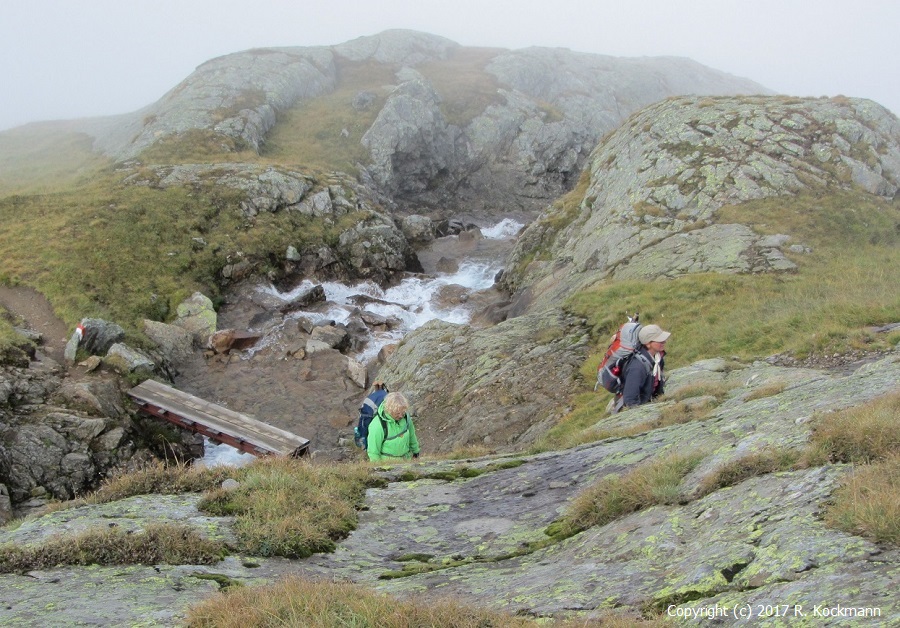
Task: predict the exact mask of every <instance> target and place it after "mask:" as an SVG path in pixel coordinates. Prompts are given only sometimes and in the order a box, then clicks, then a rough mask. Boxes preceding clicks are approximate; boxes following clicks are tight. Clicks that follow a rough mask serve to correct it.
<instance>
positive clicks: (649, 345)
mask: <svg viewBox="0 0 900 628" xmlns="http://www.w3.org/2000/svg"><path fill="white" fill-rule="evenodd" d="M671 335H672V334H670V333H669V332H667V331H664V330H663V329H662V328H661V327H660V326H659V325H647V326H645V327H641V330H640V331H639V332H638V341H639V342H640V347H639V348H638V349H637V351H635V352H634V355H633V356H632V358H631V359H629V360H628V362H627V363H626V364H625V368H624V376H623V378H622V379H623V384H622V398H621V405H620V404H619V403H616V411H618V410H619V409H621V408H631V407H634V406H639V405H642V404H645V403H647V402H649V401H652V400H653V399H655V398H656V397H659V396H660V395H662V394H663V392H664V388H665V379H664V377H663V368H664V366H665V360H664V358H665V355H666V341H667V340H668V339H669V336H671ZM617 401H618V400H617Z"/></svg>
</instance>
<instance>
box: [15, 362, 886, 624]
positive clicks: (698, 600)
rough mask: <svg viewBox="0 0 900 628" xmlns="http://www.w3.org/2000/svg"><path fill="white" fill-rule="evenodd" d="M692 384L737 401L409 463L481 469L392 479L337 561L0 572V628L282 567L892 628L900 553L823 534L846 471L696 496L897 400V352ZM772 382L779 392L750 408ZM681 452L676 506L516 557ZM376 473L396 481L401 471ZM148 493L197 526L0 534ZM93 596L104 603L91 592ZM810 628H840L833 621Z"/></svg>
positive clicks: (556, 603) (155, 611)
mask: <svg viewBox="0 0 900 628" xmlns="http://www.w3.org/2000/svg"><path fill="white" fill-rule="evenodd" d="M697 380H708V381H710V382H715V381H720V382H723V383H726V384H731V385H734V389H733V391H732V395H731V397H730V398H729V399H728V400H726V401H725V402H724V403H723V404H722V405H721V406H719V408H718V409H717V410H716V411H715V412H714V413H713V414H712V415H711V416H709V417H708V418H706V419H704V420H701V421H694V422H691V423H685V424H682V425H673V426H670V427H666V428H662V429H657V430H653V431H650V432H645V433H643V434H639V435H637V436H634V437H629V438H617V439H607V440H603V441H599V442H596V443H592V444H588V445H583V446H581V447H578V448H575V449H570V450H564V451H559V452H547V453H543V454H538V455H533V456H520V457H509V456H507V457H500V458H486V459H477V460H468V461H444V462H441V461H427V460H425V461H422V462H420V463H418V464H415V465H412V470H413V471H416V472H418V473H420V474H422V475H424V476H427V475H429V474H430V475H434V474H435V473H437V472H439V471H446V470H448V469H451V468H455V467H459V466H467V467H469V468H470V469H482V470H483V471H484V473H482V474H481V475H477V474H474V473H470V474H467V475H468V477H460V478H459V479H456V480H446V479H427V478H423V479H419V480H415V481H393V482H391V483H390V484H389V485H388V487H387V488H384V489H371V490H370V491H369V492H368V494H367V496H366V505H367V508H366V509H365V510H364V511H362V512H361V513H360V522H359V526H358V528H357V529H356V530H355V531H353V532H352V533H351V534H350V536H349V537H348V538H347V539H345V540H344V541H343V542H342V543H341V544H340V545H339V547H338V549H337V550H336V551H335V552H334V553H332V554H320V555H315V556H313V557H311V558H309V559H307V560H299V561H288V560H262V561H258V560H254V561H252V562H250V561H246V560H242V559H241V558H240V557H232V558H229V559H228V560H226V561H224V562H222V563H220V564H218V565H213V566H210V567H200V566H190V565H181V566H164V565H159V566H155V567H124V568H90V569H80V568H79V569H76V568H61V569H54V570H48V571H43V572H34V573H31V574H29V575H28V576H14V575H4V576H0V591H3V594H2V604H0V625H14V624H15V622H16V621H25V622H26V623H27V621H29V620H33V619H34V618H40V620H41V622H42V625H47V626H56V625H60V626H62V625H116V624H115V621H120V622H125V623H128V622H137V621H142V622H145V623H144V624H143V625H150V626H167V625H173V624H175V623H177V619H178V617H179V616H181V613H183V612H184V609H185V608H186V607H187V606H188V605H189V604H191V603H193V602H195V601H196V600H197V599H199V598H202V597H204V596H206V595H209V594H211V593H212V592H213V590H214V587H213V586H212V585H211V584H210V581H209V580H208V579H205V578H207V577H208V575H209V574H218V575H219V576H223V577H227V578H230V579H233V580H236V581H240V582H243V583H246V584H260V583H262V582H266V581H271V580H272V579H275V578H279V577H281V576H283V575H285V574H288V573H290V574H301V575H306V576H309V577H325V578H328V579H333V578H338V579H348V580H352V581H356V582H361V583H364V584H366V585H367V586H371V587H375V588H376V589H378V590H381V591H384V592H389V593H392V594H395V595H400V596H406V595H410V596H414V597H416V598H417V599H421V598H427V597H428V596H432V595H441V596H447V595H452V596H457V597H460V598H462V599H465V600H467V601H469V602H470V603H472V604H478V605H484V606H489V607H493V608H503V609H506V610H509V611H513V612H524V613H528V614H532V613H535V614H550V613H563V612H569V611H578V612H580V613H583V614H585V615H586V616H597V615H601V614H602V613H604V612H605V611H606V610H607V609H611V608H616V609H619V610H620V611H625V612H627V613H633V614H638V613H639V612H641V611H646V610H648V609H650V610H652V609H656V610H662V611H663V612H665V611H666V609H668V608H676V609H681V610H682V615H681V617H680V618H676V620H680V621H682V622H684V623H690V622H689V620H688V619H685V611H686V609H691V608H693V609H700V608H705V607H708V606H710V605H713V604H718V605H720V606H721V607H729V608H733V607H735V606H740V607H742V608H743V607H745V606H747V605H749V606H750V608H751V611H752V613H753V616H752V617H749V618H748V619H747V620H746V621H743V623H742V622H741V621H729V622H726V623H727V624H728V625H733V624H741V625H744V624H745V625H769V624H772V625H775V624H777V623H778V621H776V619H775V618H773V617H769V618H768V619H766V618H763V617H760V613H758V612H757V609H758V608H762V609H764V608H765V606H766V605H770V606H771V605H790V607H791V608H792V609H793V608H795V607H801V609H802V610H801V612H804V613H808V615H807V616H806V617H807V621H812V620H810V619H809V618H810V617H812V613H813V612H814V609H815V608H816V607H817V606H818V607H820V608H823V607H825V608H832V607H835V606H836V605H843V606H845V607H846V606H854V607H866V608H877V609H879V612H880V613H881V616H880V618H877V619H876V620H874V621H871V622H869V623H866V624H865V625H871V626H889V625H896V621H897V620H898V619H900V606H898V603H897V600H896V596H894V595H893V592H894V591H895V590H896V587H897V584H898V583H900V551H898V550H896V549H893V548H890V547H880V546H878V545H876V544H874V543H871V542H869V541H866V540H864V539H862V538H859V537H855V536H852V535H848V534H846V533H843V532H840V531H837V530H834V529H832V528H829V527H827V526H826V525H825V524H824V523H823V522H822V519H821V514H820V511H821V508H822V505H823V504H824V503H825V502H826V501H827V500H828V499H829V497H830V494H831V492H832V491H833V489H834V487H835V486H836V485H837V483H838V482H839V481H840V479H841V477H842V476H843V475H844V474H845V473H846V472H847V471H848V469H847V468H846V467H845V466H843V465H828V466H825V467H819V468H812V469H806V470H802V471H793V472H787V473H777V474H769V475H764V476H760V477H756V478H751V479H749V480H746V481H744V482H742V483H740V484H738V485H736V486H734V487H730V488H726V489H722V490H719V491H716V492H714V493H712V494H710V495H707V496H705V497H702V498H699V499H697V498H693V497H691V494H692V491H693V489H694V488H695V487H696V486H697V484H698V483H699V481H700V479H701V478H702V477H704V476H705V475H706V474H708V473H710V472H712V471H713V470H715V469H716V468H717V467H719V466H720V465H722V464H724V463H725V462H728V461H729V460H733V459H735V458H737V457H739V456H742V455H745V454H747V453H750V452H753V451H757V450H759V449H761V448H764V447H766V446H767V445H770V444H781V445H800V444H802V443H804V442H805V441H806V439H807V438H808V436H809V425H810V423H809V419H810V417H811V416H812V415H813V414H814V413H816V412H825V411H830V410H837V409H841V408H845V407H851V406H856V405H859V404H863V403H865V402H867V401H869V400H871V399H874V398H877V397H879V396H881V395H884V394H886V393H889V392H891V391H895V390H896V389H897V381H900V355H898V354H897V353H893V354H891V355H889V356H887V357H885V358H884V359H882V360H880V361H878V362H876V363H873V364H869V365H864V366H862V367H861V368H859V369H857V370H856V371H855V372H853V373H852V374H849V375H843V374H835V373H829V372H826V371H818V370H812V369H806V370H804V369H791V368H784V367H777V366H772V365H767V364H762V363H760V364H755V365H753V366H751V367H748V368H745V369H740V370H736V371H734V370H732V371H728V370H727V369H726V367H725V362H724V361H721V360H720V361H716V360H709V361H705V362H702V363H697V364H695V365H693V366H690V367H686V368H685V369H679V370H678V371H674V372H673V373H672V386H673V390H676V389H677V388H678V386H681V385H684V384H686V383H688V382H696V381H697ZM774 384H783V385H784V389H783V390H782V391H781V392H779V393H777V394H773V395H771V396H769V397H762V398H755V399H750V400H748V399H747V398H748V395H750V394H751V393H752V392H753V391H754V390H757V389H759V388H761V387H767V386H768V387H771V386H773V385H774ZM663 405H664V404H651V405H649V406H643V407H641V408H637V409H634V410H631V411H629V412H627V413H623V414H622V415H619V416H618V417H617V418H616V423H617V424H619V425H620V426H623V427H627V426H628V425H631V424H638V423H642V422H645V421H647V420H649V419H652V418H653V417H654V416H655V415H657V414H658V413H659V412H660V411H661V409H662V406H663ZM606 423H607V422H606V421H604V425H606ZM672 451H681V452H687V451H696V452H699V453H700V454H701V455H702V456H703V461H702V462H701V463H700V465H699V467H697V468H696V469H695V470H694V472H692V473H691V474H690V475H688V476H687V477H686V478H685V479H684V481H683V482H682V485H681V487H680V492H681V494H682V496H683V499H682V503H679V504H675V505H671V506H656V507H653V508H649V509H647V510H644V511H640V512H637V513H633V514H631V515H628V516H626V517H623V518H620V519H617V520H614V521H613V522H611V523H609V524H607V525H604V526H597V527H594V528H591V529H589V530H587V531H585V532H583V533H581V534H578V535H575V536H573V537H571V538H569V539H567V540H565V541H562V542H560V543H555V544H553V545H550V546H549V547H546V548H544V549H541V550H538V551H536V552H533V553H528V554H524V555H516V553H517V552H518V551H519V550H521V549H522V548H523V547H525V545H526V544H527V543H528V542H530V541H536V540H540V539H543V538H545V537H544V529H545V528H546V526H547V524H548V523H550V522H551V521H553V520H554V519H555V518H557V517H558V516H559V514H560V513H561V512H563V511H564V509H565V508H566V506H567V505H568V503H569V502H570V501H571V500H572V499H573V498H574V497H575V496H576V495H577V494H579V493H580V491H582V490H583V489H584V488H585V487H587V486H589V485H590V484H592V483H593V482H595V481H596V480H597V479H599V478H602V477H605V476H608V475H610V474H621V473H624V472H627V471H628V470H630V469H633V468H635V467H636V466H639V465H641V464H643V463H646V462H648V461H650V460H652V459H654V458H656V457H657V456H660V455H665V454H667V453H669V452H672ZM382 472H383V473H385V474H386V475H387V476H388V477H394V478H395V480H399V478H397V473H398V471H397V470H396V469H395V470H393V471H387V470H385V471H382ZM147 499H150V500H156V501H158V502H159V503H158V504H157V506H156V507H155V508H153V510H154V512H155V514H154V516H153V518H154V520H155V519H159V518H160V517H162V518H164V519H167V520H173V521H184V522H188V523H189V522H191V521H201V519H198V518H200V517H201V515H200V513H198V512H197V511H196V509H195V507H193V506H192V505H191V503H190V500H185V499H182V498H168V497H166V498H163V497H149V498H140V499H138V498H132V499H130V500H123V502H121V503H119V504H113V505H106V506H103V507H95V508H93V509H90V508H85V509H79V511H68V512H61V513H55V514H54V515H49V516H47V517H46V518H45V519H44V520H40V519H39V520H36V521H34V522H30V523H28V524H23V525H22V526H20V527H19V528H18V529H17V530H14V531H11V532H6V533H2V534H0V542H10V541H12V542H34V541H35V540H36V539H39V538H42V536H45V535H48V534H51V533H56V532H59V530H60V529H67V528H69V529H72V530H75V529H79V528H80V527H82V526H83V525H86V522H93V525H101V526H102V525H108V523H109V521H111V520H115V521H119V520H121V519H122V518H123V517H125V518H126V519H128V520H129V524H135V525H142V523H141V517H142V514H141V513H142V512H147V511H150V510H151V509H150V508H149V507H148V506H147V503H146V500H147ZM228 525H229V522H228V520H227V519H224V518H223V519H218V520H216V521H211V520H210V519H208V518H206V519H202V523H201V524H200V527H201V528H202V529H203V530H205V531H206V533H207V534H213V533H215V534H216V535H218V534H221V533H222V530H223V529H227V527H228ZM410 566H414V567H417V568H419V570H420V573H415V570H410V569H409V567H410ZM405 568H406V569H405ZM422 570H424V571H422ZM398 576H400V577H398ZM100 590H102V591H104V592H105V593H104V594H103V595H102V597H101V598H98V597H97V592H98V591H100ZM101 600H102V601H101ZM110 617H115V620H111V619H109V618H110ZM110 622H112V623H110ZM767 622H768V624H767ZM698 623H700V624H705V623H706V622H705V621H703V620H701V621H699V622H698ZM813 624H814V625H835V626H839V625H847V624H846V622H845V620H844V619H842V618H840V617H832V618H818V619H816V620H815V621H814V622H813ZM798 625H799V624H798Z"/></svg>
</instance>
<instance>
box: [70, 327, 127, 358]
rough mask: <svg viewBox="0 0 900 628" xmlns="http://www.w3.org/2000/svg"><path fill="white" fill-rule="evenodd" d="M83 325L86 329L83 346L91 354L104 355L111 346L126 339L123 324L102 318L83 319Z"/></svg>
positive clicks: (82, 339) (82, 341)
mask: <svg viewBox="0 0 900 628" xmlns="http://www.w3.org/2000/svg"><path fill="white" fill-rule="evenodd" d="M81 327H82V328H83V330H84V331H83V336H82V338H81V347H82V348H84V350H85V351H87V352H88V353H90V354H91V355H104V354H106V352H107V351H109V348H110V347H111V346H113V345H114V344H116V343H117V342H122V341H123V340H124V339H125V330H124V329H122V326H121V325H119V324H117V323H112V322H110V321H105V320H103V319H101V318H85V319H82V321H81Z"/></svg>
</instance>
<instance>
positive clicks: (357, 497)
mask: <svg viewBox="0 0 900 628" xmlns="http://www.w3.org/2000/svg"><path fill="white" fill-rule="evenodd" d="M241 470H242V471H243V473H240V474H237V475H236V476H235V479H236V480H237V481H238V482H239V486H238V487H237V488H236V489H233V490H231V491H225V490H222V489H218V490H215V491H211V492H209V493H207V495H206V496H205V497H204V499H203V500H202V501H201V503H200V504H199V507H200V509H201V510H204V511H206V512H209V513H211V514H215V515H233V516H235V517H236V522H235V526H234V530H235V534H236V536H237V538H238V549H239V550H240V551H241V552H244V553H248V554H251V555H254V556H285V557H288V558H306V557H308V556H310V555H312V554H313V553H315V552H330V551H333V550H334V548H335V546H336V544H335V542H336V541H337V540H339V539H342V538H344V537H346V536H347V535H348V534H349V533H350V532H351V531H352V530H353V529H354V528H355V527H356V523H357V508H358V507H359V506H360V505H361V503H362V499H363V497H364V496H365V490H366V487H367V486H370V485H373V484H374V480H373V479H371V478H370V473H371V467H369V466H368V465H367V464H365V463H358V464H341V465H312V464H311V463H308V462H306V461H298V460H294V459H290V458H275V457H271V458H261V459H258V460H256V461H255V462H253V463H252V464H250V465H247V466H246V467H243V468H242V469H241Z"/></svg>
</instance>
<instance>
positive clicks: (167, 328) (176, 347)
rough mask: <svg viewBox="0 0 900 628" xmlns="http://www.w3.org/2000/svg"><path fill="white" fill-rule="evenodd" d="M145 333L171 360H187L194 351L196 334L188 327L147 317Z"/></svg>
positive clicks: (164, 355) (166, 357)
mask: <svg viewBox="0 0 900 628" xmlns="http://www.w3.org/2000/svg"><path fill="white" fill-rule="evenodd" d="M144 333H145V334H146V335H147V337H148V338H150V340H152V341H153V342H155V343H156V347H157V349H159V351H160V353H162V355H163V357H164V358H165V359H166V360H168V361H170V362H175V363H177V362H180V361H182V360H186V359H187V358H188V357H190V355H191V354H192V353H193V344H194V336H193V334H191V332H189V331H188V330H187V329H184V328H182V327H179V326H177V325H169V324H167V323H160V322H158V321H151V320H146V319H145V320H144Z"/></svg>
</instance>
